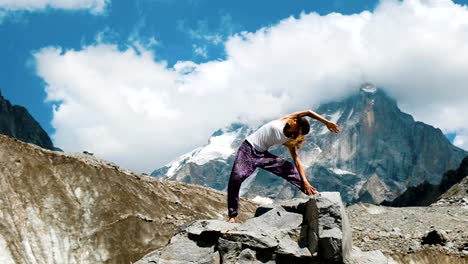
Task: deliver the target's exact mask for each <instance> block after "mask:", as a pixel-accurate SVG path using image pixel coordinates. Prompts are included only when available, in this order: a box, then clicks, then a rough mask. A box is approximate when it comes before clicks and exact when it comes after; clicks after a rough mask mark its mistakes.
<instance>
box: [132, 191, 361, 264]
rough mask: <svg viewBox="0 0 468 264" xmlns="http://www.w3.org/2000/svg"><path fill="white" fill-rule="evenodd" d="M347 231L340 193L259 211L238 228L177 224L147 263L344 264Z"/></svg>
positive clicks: (347, 249) (348, 245) (142, 262)
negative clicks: (177, 228) (177, 226)
mask: <svg viewBox="0 0 468 264" xmlns="http://www.w3.org/2000/svg"><path fill="white" fill-rule="evenodd" d="M351 242H352V240H351V230H350V228H349V223H348V218H347V216H346V212H345V208H344V205H343V203H342V201H341V197H340V194H339V193H338V192H324V193H321V194H320V195H315V196H313V197H310V198H309V199H295V200H291V201H287V202H283V203H281V204H274V205H269V206H268V207H260V208H258V209H257V212H256V216H255V217H252V218H250V219H248V220H246V221H245V222H244V223H242V224H237V223H236V224H231V223H227V222H225V221H219V220H199V221H195V222H191V223H189V224H187V225H183V226H181V228H180V229H179V230H178V231H177V233H176V235H175V236H174V237H173V238H172V239H171V240H170V241H169V243H168V244H167V245H166V246H165V247H164V248H162V249H160V250H158V251H155V252H151V253H150V254H148V255H146V256H145V257H144V258H143V259H141V260H140V261H138V262H137V263H136V264H149V263H168V264H171V263H288V262H289V263H344V262H346V261H347V259H348V258H349V256H350V251H351V249H352V245H351Z"/></svg>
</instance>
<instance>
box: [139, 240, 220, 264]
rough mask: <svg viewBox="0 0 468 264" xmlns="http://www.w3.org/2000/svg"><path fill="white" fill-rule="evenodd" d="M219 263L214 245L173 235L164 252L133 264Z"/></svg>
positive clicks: (153, 253)
mask: <svg viewBox="0 0 468 264" xmlns="http://www.w3.org/2000/svg"><path fill="white" fill-rule="evenodd" d="M150 263H158V264H178V263H194V264H195V263H197V264H198V263H200V264H202V263H203V264H205V263H206V264H213V263H220V261H219V254H218V253H217V252H216V251H215V243H210V242H205V241H203V242H200V241H194V240H191V239H189V238H188V236H185V235H183V234H177V235H175V236H174V237H173V238H172V239H171V241H170V243H169V244H168V245H167V246H166V247H164V250H161V251H156V252H152V253H150V254H148V255H146V256H144V257H143V258H142V259H141V260H139V261H137V262H135V264H150Z"/></svg>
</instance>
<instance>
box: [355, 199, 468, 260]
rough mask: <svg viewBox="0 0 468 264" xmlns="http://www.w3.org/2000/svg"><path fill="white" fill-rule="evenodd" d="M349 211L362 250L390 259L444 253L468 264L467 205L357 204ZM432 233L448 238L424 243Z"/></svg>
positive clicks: (356, 238)
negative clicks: (393, 205) (428, 234)
mask: <svg viewBox="0 0 468 264" xmlns="http://www.w3.org/2000/svg"><path fill="white" fill-rule="evenodd" d="M347 212H348V216H349V218H350V223H351V226H352V229H353V245H355V246H358V247H360V248H361V249H362V250H366V251H367V250H381V251H382V252H383V253H384V254H385V255H387V256H403V255H409V254H415V253H418V252H423V251H433V252H442V253H443V254H445V255H447V256H449V257H450V256H451V257H453V261H460V262H453V263H468V204H467V203H464V204H463V203H462V202H461V203H453V205H442V204H441V205H438V204H435V205H434V206H430V207H403V208H393V207H384V206H376V205H371V204H355V205H352V206H350V207H348V208H347ZM432 230H437V231H438V232H439V233H442V236H445V238H446V242H445V243H442V244H443V245H427V244H423V237H425V235H426V234H427V233H428V232H430V231H432ZM447 263H451V262H447Z"/></svg>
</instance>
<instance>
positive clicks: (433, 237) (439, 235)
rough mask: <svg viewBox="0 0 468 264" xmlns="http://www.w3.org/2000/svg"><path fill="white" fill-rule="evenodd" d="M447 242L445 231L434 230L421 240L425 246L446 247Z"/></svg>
mask: <svg viewBox="0 0 468 264" xmlns="http://www.w3.org/2000/svg"><path fill="white" fill-rule="evenodd" d="M446 242H447V233H445V231H443V230H432V231H429V232H427V233H426V234H425V235H424V236H423V237H422V240H421V244H423V245H445V243H446Z"/></svg>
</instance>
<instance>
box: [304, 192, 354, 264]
mask: <svg viewBox="0 0 468 264" xmlns="http://www.w3.org/2000/svg"><path fill="white" fill-rule="evenodd" d="M304 217H305V221H306V223H307V226H308V229H309V230H308V244H309V250H310V251H311V252H317V253H318V256H319V257H320V258H321V259H323V260H326V261H333V262H343V260H344V259H346V258H347V257H348V256H349V254H350V251H351V248H352V237H351V231H352V230H351V228H350V224H349V221H348V217H347V215H346V211H345V207H344V204H343V202H342V200H341V196H340V193H338V192H321V193H320V195H318V196H316V197H313V198H311V199H310V200H309V201H308V203H307V207H306V212H305V216H304Z"/></svg>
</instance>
